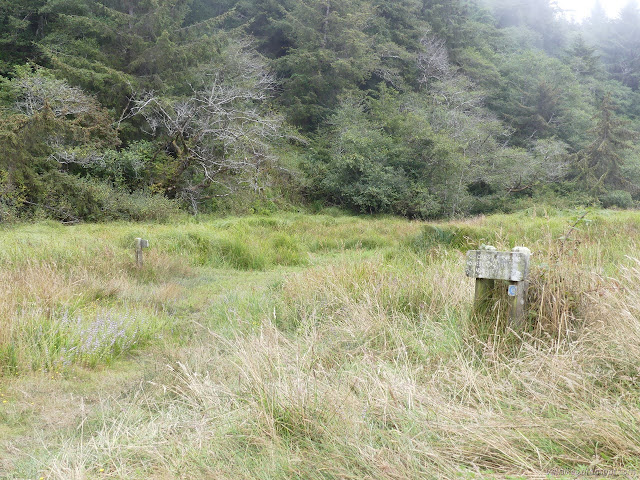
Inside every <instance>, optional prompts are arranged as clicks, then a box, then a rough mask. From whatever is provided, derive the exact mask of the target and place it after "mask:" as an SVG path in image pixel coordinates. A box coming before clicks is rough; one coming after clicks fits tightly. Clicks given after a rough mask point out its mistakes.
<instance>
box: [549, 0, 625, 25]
mask: <svg viewBox="0 0 640 480" xmlns="http://www.w3.org/2000/svg"><path fill="white" fill-rule="evenodd" d="M556 1H557V2H558V6H559V7H560V8H561V9H563V10H566V15H567V17H568V18H573V19H574V20H575V21H577V22H579V21H582V20H584V19H585V18H586V17H588V16H589V14H590V13H591V8H593V4H594V3H595V0H556ZM628 2H629V0H600V5H602V6H603V7H604V9H605V11H606V12H607V15H608V16H609V17H610V18H615V17H617V16H618V12H619V11H620V9H621V8H622V7H624V6H625V5H626V4H627V3H628Z"/></svg>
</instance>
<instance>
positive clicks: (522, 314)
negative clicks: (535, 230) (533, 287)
mask: <svg viewBox="0 0 640 480" xmlns="http://www.w3.org/2000/svg"><path fill="white" fill-rule="evenodd" d="M512 252H515V253H521V254H522V255H523V262H522V265H521V268H522V269H523V272H522V274H523V275H522V280H520V281H516V280H511V281H509V290H508V294H509V297H511V298H510V300H511V301H510V303H511V309H510V310H511V311H510V314H509V320H510V322H511V328H513V329H514V330H516V331H518V330H521V329H522V328H523V327H524V323H525V320H526V311H525V305H526V302H527V290H528V288H529V257H530V256H531V251H530V250H529V249H528V248H526V247H515V248H514V249H513V250H512Z"/></svg>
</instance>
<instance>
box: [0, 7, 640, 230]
mask: <svg viewBox="0 0 640 480" xmlns="http://www.w3.org/2000/svg"><path fill="white" fill-rule="evenodd" d="M639 89H640V9H639V7H638V5H637V4H636V2H635V1H634V0H632V1H631V2H630V3H629V4H628V5H627V6H626V7H624V8H623V10H622V11H621V13H620V15H619V17H618V18H615V19H610V18H607V16H606V15H605V13H604V10H603V9H602V8H601V7H600V6H599V5H596V7H595V8H594V10H593V11H592V14H591V17H590V18H588V19H587V20H585V21H584V22H583V23H581V24H576V23H571V22H569V21H567V20H566V19H565V17H564V16H563V15H562V12H561V11H560V10H559V9H558V7H557V6H556V5H555V3H554V2H553V1H551V0H341V1H336V0H6V1H3V2H2V4H1V5H0V116H1V117H2V119H1V122H0V221H1V222H7V221H12V220H15V219H30V218H42V217H49V218H54V219H57V220H60V221H63V222H77V221H80V220H108V219H118V218H131V219H154V218H165V217H167V216H168V215H171V214H172V213H173V212H177V211H179V210H185V211H189V212H191V213H198V212H203V213H206V212H215V211H235V212H247V211H258V212H260V211H268V210H271V209H276V208H291V207H292V206H295V205H306V206H309V207H312V208H321V207H323V206H334V205H335V206H339V207H342V208H345V209H348V210H351V211H354V212H362V213H393V214H400V215H405V216H408V217H412V218H439V217H448V216H456V215H473V214H479V213H488V212H492V211H505V210H511V209H515V208H520V207H522V206H526V205H529V204H532V203H533V202H550V203H554V202H557V203H562V204H601V205H603V206H605V207H608V206H618V207H630V206H632V205H634V204H635V203H636V202H637V201H639V200H640V147H639V146H638V140H639V137H638V135H637V132H638V131H640V91H639Z"/></svg>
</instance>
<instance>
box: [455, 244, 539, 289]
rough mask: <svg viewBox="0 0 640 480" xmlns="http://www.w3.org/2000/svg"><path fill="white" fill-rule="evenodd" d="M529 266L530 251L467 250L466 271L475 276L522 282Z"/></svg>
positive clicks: (468, 274)
mask: <svg viewBox="0 0 640 480" xmlns="http://www.w3.org/2000/svg"><path fill="white" fill-rule="evenodd" d="M528 268H529V254H528V253H524V252H520V251H518V252H516V251H512V252H497V251H495V250H470V251H468V252H467V265H466V268H465V273H466V274H467V276H468V277H474V278H490V279H492V280H508V281H512V282H521V281H523V280H524V277H525V272H526V271H527V269H528Z"/></svg>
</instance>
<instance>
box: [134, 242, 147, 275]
mask: <svg viewBox="0 0 640 480" xmlns="http://www.w3.org/2000/svg"><path fill="white" fill-rule="evenodd" d="M143 248H149V240H145V239H143V238H136V265H137V266H138V268H140V267H142V249H143Z"/></svg>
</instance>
